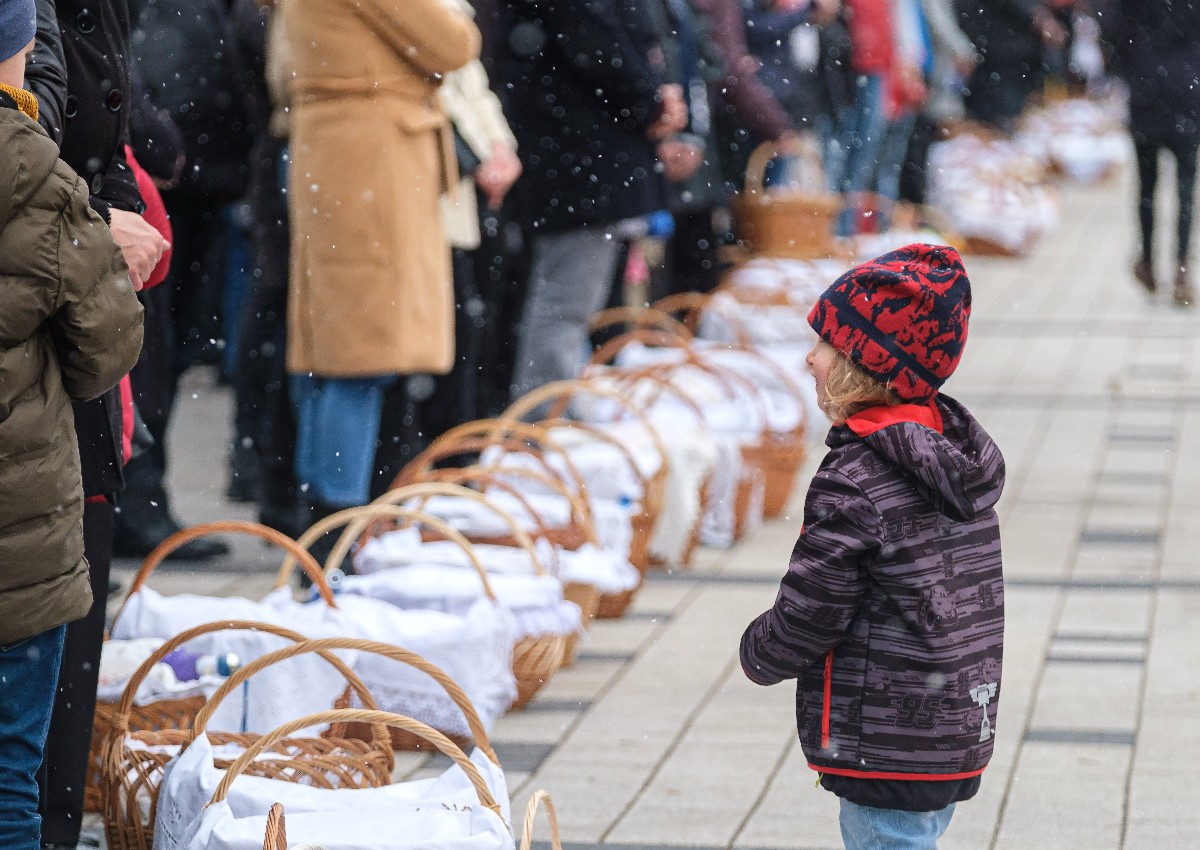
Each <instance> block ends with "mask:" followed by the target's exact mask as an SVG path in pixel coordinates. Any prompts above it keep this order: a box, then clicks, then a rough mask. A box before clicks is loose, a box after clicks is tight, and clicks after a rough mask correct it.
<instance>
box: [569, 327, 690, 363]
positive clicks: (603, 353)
mask: <svg viewBox="0 0 1200 850" xmlns="http://www.w3.org/2000/svg"><path fill="white" fill-rule="evenodd" d="M631 342H640V343H642V344H643V345H656V346H660V347H662V348H679V349H682V350H683V351H684V352H690V351H691V342H690V341H689V340H686V339H682V338H680V337H677V336H671V335H670V334H668V333H663V332H662V331H658V330H654V329H653V328H634V329H633V330H631V331H626V332H625V333H623V334H621V335H620V336H615V337H613V338H612V339H610V340H609V341H608V342H606V343H604V345H602V346H600V347H599V348H597V349H596V350H595V351H593V352H592V356H591V359H590V360H589V362H590V363H591V364H592V365H595V366H603V365H606V364H609V363H612V362H613V360H614V359H615V358H616V356H617V355H618V354H619V353H620V352H621V349H623V348H624V347H625V346H627V345H629V344H630V343H631Z"/></svg>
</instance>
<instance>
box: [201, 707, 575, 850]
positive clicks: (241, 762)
mask: <svg viewBox="0 0 1200 850" xmlns="http://www.w3.org/2000/svg"><path fill="white" fill-rule="evenodd" d="M322 724H330V726H331V728H332V727H337V726H342V727H345V726H347V725H350V724H357V725H365V726H369V727H387V728H390V729H395V730H402V731H404V732H406V733H408V734H410V735H414V736H417V737H419V738H421V739H422V740H424V741H427V742H428V744H429V745H431V747H432V748H433V749H436V750H438V751H439V752H441V753H442V754H444V755H445V756H447V757H448V758H450V760H451V761H453V762H454V763H455V764H456V765H458V767H459V768H461V769H462V771H463V772H464V773H465V774H466V775H467V779H468V780H469V781H470V782H471V785H472V786H473V787H474V788H475V793H476V794H477V795H478V798H479V803H480V805H482V806H484V807H485V808H488V809H491V810H492V811H493V812H495V813H496V815H498V816H501V817H503V815H502V813H501V810H500V806H499V804H498V803H497V802H496V798H495V797H494V796H493V795H492V792H491V790H490V789H489V788H488V786H487V782H486V781H485V780H484V778H483V774H481V773H480V772H479V768H478V767H476V766H475V763H474V762H472V761H471V760H470V758H468V757H467V755H466V753H464V752H463V751H462V748H461V747H459V746H458V745H457V744H455V743H454V742H453V741H451V740H450V739H449V738H447V737H446V736H445V735H443V734H442V733H441V732H438V731H437V730H436V729H433V728H431V727H429V726H427V725H425V724H424V723H421V722H420V721H419V720H413V719H412V718H411V717H405V716H404V715H402V714H394V713H392V712H389V711H377V710H370V709H337V710H334V711H322V712H317V713H316V714H308V715H305V716H304V717H298V718H296V719H295V720H292V721H289V722H288V723H285V724H283V725H282V726H279V727H277V728H275V729H273V730H271V731H270V732H268V733H266V734H265V735H263V736H262V737H260V738H259V739H257V740H256V741H254V742H253V743H251V744H250V745H249V746H248V747H247V748H246V750H245V752H243V753H242V754H241V755H240V756H239V757H238V758H237V759H236V760H234V761H233V763H232V764H230V765H229V768H228V770H226V771H225V775H224V776H222V777H221V781H220V783H219V784H218V785H217V789H216V791H214V792H213V796H212V799H211V800H210V801H209V805H210V806H211V805H214V804H216V803H220V802H222V801H224V800H225V798H226V797H227V796H228V795H229V788H230V786H231V785H232V784H233V782H234V780H236V779H237V778H238V777H239V776H241V775H243V774H249V773H251V772H252V771H253V770H254V768H256V767H257V766H258V765H259V764H260V763H261V761H258V760H256V759H257V758H258V756H260V755H262V754H263V753H264V752H270V751H272V750H273V748H274V747H276V745H277V744H278V743H279V742H281V741H284V740H287V739H288V736H290V735H292V734H294V733H295V732H298V731H300V730H302V729H307V728H308V727H310V726H317V725H322ZM384 737H387V736H386V733H385V735H384ZM279 761H283V762H287V761H288V760H286V759H281V760H279ZM292 768H293V769H295V768H303V763H302V762H296V763H295V764H293V765H292ZM346 814H347V812H344V811H343V812H331V813H330V816H337V815H341V816H346ZM529 817H532V813H531V814H530V815H529ZM556 832H557V830H556ZM287 846H288V839H287V829H286V822H285V818H284V811H283V807H282V806H280V805H279V804H278V803H276V804H275V805H274V806H272V807H271V811H270V813H269V814H268V817H267V824H266V832H265V836H264V842H263V847H264V850H277V848H285V850H286V848H287Z"/></svg>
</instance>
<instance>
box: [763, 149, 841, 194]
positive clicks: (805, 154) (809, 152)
mask: <svg viewBox="0 0 1200 850" xmlns="http://www.w3.org/2000/svg"><path fill="white" fill-rule="evenodd" d="M780 154H790V155H792V156H795V157H796V158H797V159H804V160H807V161H808V162H811V163H814V164H817V165H819V164H820V162H821V157H820V154H819V153H818V152H817V151H816V150H815V149H814V148H813V146H812V145H811V144H805V143H804V142H800V143H799V144H797V143H796V142H785V141H778V140H768V141H765V142H763V143H762V144H760V145H759V146H758V147H756V148H755V149H754V150H753V151H751V153H750V159H749V160H748V161H747V162H746V175H745V181H744V183H743V185H744V186H745V191H746V192H749V193H752V194H761V193H762V191H763V180H764V179H765V178H766V175H767V166H768V165H770V164H771V160H773V159H774V158H775V157H777V156H779V155H780ZM823 171H824V169H822V172H823Z"/></svg>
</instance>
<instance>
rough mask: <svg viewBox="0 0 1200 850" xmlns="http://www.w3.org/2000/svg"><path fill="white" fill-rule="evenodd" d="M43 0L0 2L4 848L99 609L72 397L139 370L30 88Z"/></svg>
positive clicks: (75, 192)
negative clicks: (94, 608)
mask: <svg viewBox="0 0 1200 850" xmlns="http://www.w3.org/2000/svg"><path fill="white" fill-rule="evenodd" d="M34 32H35V7H34V0H0V152H2V153H0V683H2V684H0V847H4V848H6V850H38V848H40V847H41V846H42V845H41V839H40V829H39V819H38V815H37V810H38V788H37V783H36V781H35V773H36V771H37V769H38V766H39V765H40V764H41V761H42V751H43V748H44V746H45V742H46V734H47V729H48V727H49V724H50V710H51V706H52V704H53V700H54V690H55V686H56V683H57V680H58V667H59V658H60V656H61V654H62V647H63V637H64V632H65V625H64V624H66V623H68V622H71V621H72V620H76V619H78V618H80V617H82V616H84V615H85V614H86V613H87V612H88V608H89V607H90V605H91V589H90V587H89V584H88V562H87V560H86V559H85V558H84V556H83V483H82V478H81V473H80V467H79V452H78V448H77V445H76V439H75V425H74V418H73V415H72V411H71V401H72V400H73V399H77V400H84V399H89V398H94V397H95V396H98V395H100V394H101V393H103V392H105V391H106V390H108V389H109V388H110V387H112V386H113V385H114V384H116V383H117V381H119V380H120V379H121V377H122V376H123V375H124V374H125V373H126V372H128V371H129V369H130V368H131V367H132V366H133V364H134V363H135V362H136V361H137V356H138V352H139V351H140V349H141V345H142V308H141V305H140V304H138V301H137V297H136V296H135V295H134V293H133V285H132V283H131V282H130V280H129V275H128V272H127V269H126V266H125V261H124V260H123V259H122V256H121V251H120V249H119V248H118V247H117V245H116V243H115V242H113V239H112V236H111V235H110V234H109V231H108V227H107V226H106V225H105V224H104V221H103V220H102V219H101V218H100V217H99V216H98V215H96V213H94V212H92V210H91V208H90V207H89V206H88V193H87V189H86V188H85V187H84V185H83V181H82V180H81V179H80V178H79V177H78V176H77V175H76V174H75V173H74V172H73V171H71V169H70V168H68V167H67V166H66V165H65V164H64V163H63V162H61V161H60V160H59V158H58V148H57V147H56V146H55V144H54V142H53V141H51V140H50V138H49V137H48V136H47V135H46V133H45V131H44V130H42V128H41V127H39V126H38V125H37V121H36V116H37V99H36V98H35V97H34V96H33V95H31V94H30V93H29V92H27V91H24V90H23V89H22V88H21V85H22V83H23V80H24V75H25V58H26V56H27V55H28V54H29V53H30V51H32V49H33V38H34Z"/></svg>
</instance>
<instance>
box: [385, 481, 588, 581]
mask: <svg viewBox="0 0 1200 850" xmlns="http://www.w3.org/2000/svg"><path fill="white" fill-rule="evenodd" d="M499 471H500V467H496V466H460V467H443V468H441V469H431V470H429V471H428V472H426V473H423V474H421V475H420V477H419V478H418V479H417V480H416V481H414V482H413V483H414V484H421V483H423V482H425V481H445V482H448V483H450V484H463V485H464V486H465V485H466V484H468V483H470V484H478V485H480V486H482V487H496V488H498V489H500V490H503V491H504V492H505V493H507V494H508V495H510V496H512V497H513V499H515V500H516V501H517V503H518V504H520V506H521V508H522V510H524V511H525V513H527V514H529V516H530V517H532V518H533V521H534V523H535V524H536V528H535V529H534V534H535V535H536V536H538V537H540V538H542V539H543V540H546V541H549V539H550V533H549V528H548V526H547V523H546V520H545V518H544V517H543V516H542V515H541V514H540V513H539V512H538V510H537V508H535V507H534V506H533V503H532V502H530V501H529V494H527V493H525V492H523V491H522V490H521V489H520V488H519V487H517V486H516V485H515V484H513V483H512V482H510V481H505V480H504V479H503V478H501V477H500V475H499ZM505 473H506V474H508V473H515V474H517V475H519V476H521V477H523V478H530V479H533V480H535V481H538V482H540V483H543V484H545V485H546V486H547V487H549V488H550V489H552V490H554V492H555V493H556V494H558V495H560V496H562V497H563V498H564V499H567V500H568V501H569V502H570V503H571V510H572V517H573V520H572V521H573V522H574V523H576V524H577V525H578V527H580V528H584V523H583V518H582V516H581V515H579V514H576V513H575V505H574V500H575V498H576V497H575V496H574V495H573V494H572V493H571V492H570V491H569V490H567V488H566V485H565V484H563V482H562V481H561V480H560V479H557V478H551V477H550V476H549V475H546V474H545V473H544V472H540V471H538V470H536V469H525V468H524V467H513V468H510V469H506V470H505ZM406 486H407V485H406ZM585 533H586V534H588V535H589V539H590V535H591V534H592V530H591V529H586V528H585ZM554 557H555V561H556V562H557V561H558V550H557V549H555V550H554Z"/></svg>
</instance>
